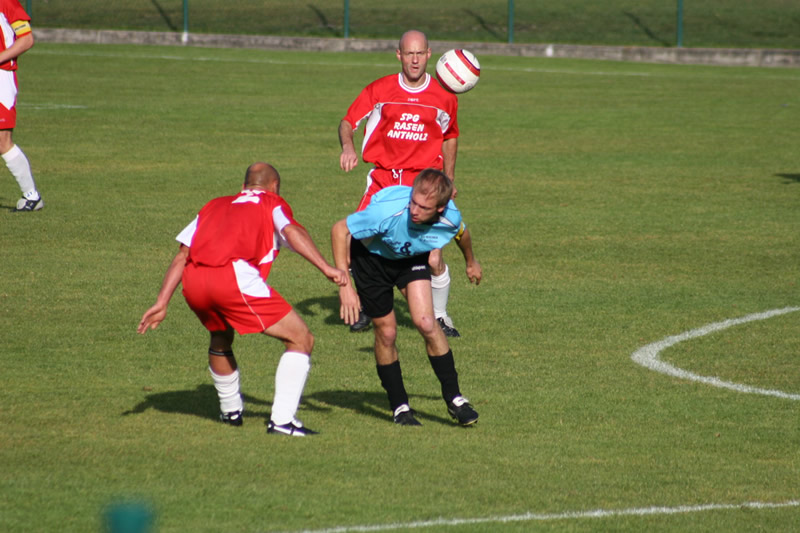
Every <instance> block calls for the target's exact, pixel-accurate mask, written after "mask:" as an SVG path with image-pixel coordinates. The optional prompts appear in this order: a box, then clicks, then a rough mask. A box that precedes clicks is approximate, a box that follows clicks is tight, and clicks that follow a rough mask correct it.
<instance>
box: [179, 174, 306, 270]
mask: <svg viewBox="0 0 800 533" xmlns="http://www.w3.org/2000/svg"><path fill="white" fill-rule="evenodd" d="M289 224H294V225H296V226H300V224H299V223H298V222H297V221H296V220H294V215H293V214H292V208H291V207H289V204H288V203H286V201H285V200H284V199H283V198H281V197H280V196H278V195H277V194H273V193H271V192H266V191H259V190H244V191H242V192H240V193H239V194H237V195H236V196H223V197H221V198H215V199H214V200H211V201H210V202H208V203H207V204H206V205H205V206H204V207H203V208H202V209H201V210H200V213H199V214H198V215H197V218H196V219H195V220H194V221H193V222H192V223H191V224H189V226H187V227H186V229H184V230H183V231H182V232H181V233H180V234H179V235H178V237H177V240H178V241H180V242H181V243H183V244H185V245H186V246H188V247H189V262H190V263H194V264H195V265H198V266H206V267H221V266H225V265H227V264H229V263H232V262H234V261H236V260H239V259H242V260H244V261H246V262H247V263H249V264H250V265H252V266H253V267H255V268H257V269H258V270H259V272H260V273H261V277H262V278H263V279H264V280H266V279H267V276H268V275H269V270H270V268H271V266H272V262H273V261H274V260H275V258H276V257H277V256H278V252H279V251H280V246H281V243H282V242H285V241H282V238H281V232H282V231H283V228H285V227H286V226H287V225H289ZM301 227H302V226H301ZM287 245H288V243H287Z"/></svg>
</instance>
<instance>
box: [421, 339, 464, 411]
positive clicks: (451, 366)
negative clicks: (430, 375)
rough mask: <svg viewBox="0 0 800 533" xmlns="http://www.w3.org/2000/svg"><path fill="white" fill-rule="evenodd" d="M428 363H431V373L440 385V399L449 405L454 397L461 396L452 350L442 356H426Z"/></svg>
mask: <svg viewBox="0 0 800 533" xmlns="http://www.w3.org/2000/svg"><path fill="white" fill-rule="evenodd" d="M428 361H430V362H431V366H432V367H433V372H434V373H435V374H436V377H437V378H439V383H441V384H442V398H444V401H445V402H447V403H450V402H451V401H452V400H453V398H455V397H456V396H461V391H460V390H459V388H458V372H456V363H455V361H454V360H453V350H448V352H447V353H446V354H444V355H440V356H432V355H428Z"/></svg>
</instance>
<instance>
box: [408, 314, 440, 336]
mask: <svg viewBox="0 0 800 533" xmlns="http://www.w3.org/2000/svg"><path fill="white" fill-rule="evenodd" d="M414 326H416V328H417V330H419V332H420V334H421V335H422V336H423V337H425V338H426V339H427V338H429V337H431V336H432V335H433V334H434V333H435V332H436V328H437V327H439V324H437V323H436V319H434V318H433V315H423V316H421V317H417V318H415V319H414Z"/></svg>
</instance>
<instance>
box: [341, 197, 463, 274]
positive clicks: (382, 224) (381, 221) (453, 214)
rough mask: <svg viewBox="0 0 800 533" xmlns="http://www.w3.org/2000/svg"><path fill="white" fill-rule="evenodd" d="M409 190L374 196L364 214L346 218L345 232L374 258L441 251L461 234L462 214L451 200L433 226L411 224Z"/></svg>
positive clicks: (401, 257)
mask: <svg viewBox="0 0 800 533" xmlns="http://www.w3.org/2000/svg"><path fill="white" fill-rule="evenodd" d="M411 190H412V188H411V187H406V186H404V185H398V186H394V187H387V188H385V189H382V190H380V191H378V192H377V193H375V195H374V196H373V197H372V201H371V202H370V203H369V205H368V206H367V208H366V209H365V210H363V211H358V212H356V213H353V214H352V215H350V216H349V217H347V228H348V229H349V230H350V235H352V236H353V238H354V239H358V240H359V241H361V242H362V244H363V245H364V246H365V247H366V248H367V249H368V250H369V251H370V252H372V253H373V254H377V255H380V256H381V257H385V258H387V259H403V258H407V257H411V256H414V255H421V254H424V253H427V252H430V251H431V250H434V249H436V248H442V247H443V246H444V245H445V244H447V243H448V242H450V240H451V239H453V237H455V236H456V235H458V234H459V233H460V232H463V231H464V224H463V222H462V220H461V213H460V212H459V210H458V208H457V207H456V204H454V203H453V201H452V200H450V201H449V202H447V206H446V207H445V209H444V212H443V213H442V214H441V215H440V216H439V220H437V221H436V222H434V223H433V224H414V223H413V222H411V214H410V213H409V204H410V203H411Z"/></svg>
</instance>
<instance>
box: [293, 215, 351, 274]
mask: <svg viewBox="0 0 800 533" xmlns="http://www.w3.org/2000/svg"><path fill="white" fill-rule="evenodd" d="M283 237H284V238H285V239H286V241H287V242H288V243H289V245H290V246H291V247H292V250H294V251H295V252H297V253H298V254H300V255H301V256H303V257H304V258H305V259H306V261H308V262H309V263H311V264H312V265H314V266H315V267H317V268H318V269H319V270H320V272H322V273H323V274H325V277H326V278H328V279H329V280H330V281H332V282H333V283H335V284H337V285H339V286H342V285H346V284H347V283H348V282H349V281H350V277H349V276H348V275H347V272H346V271H342V270H340V269H338V268H335V267H332V266H331V265H330V264H329V263H328V262H327V261H326V260H325V258H324V257H323V256H322V253H320V251H319V249H318V248H317V245H316V244H314V241H313V240H312V239H311V235H309V234H308V231H306V229H305V228H303V227H301V226H295V225H294V224H290V225H288V226H286V227H285V228H283Z"/></svg>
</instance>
